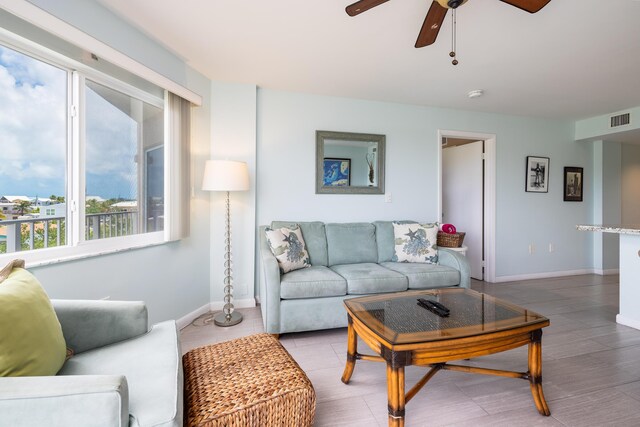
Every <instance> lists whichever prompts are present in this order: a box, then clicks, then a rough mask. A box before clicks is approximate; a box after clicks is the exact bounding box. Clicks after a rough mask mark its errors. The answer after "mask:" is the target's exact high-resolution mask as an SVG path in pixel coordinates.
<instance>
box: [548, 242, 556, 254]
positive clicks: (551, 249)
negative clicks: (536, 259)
mask: <svg viewBox="0 0 640 427" xmlns="http://www.w3.org/2000/svg"><path fill="white" fill-rule="evenodd" d="M555 251H556V245H554V244H553V243H549V253H551V252H555Z"/></svg>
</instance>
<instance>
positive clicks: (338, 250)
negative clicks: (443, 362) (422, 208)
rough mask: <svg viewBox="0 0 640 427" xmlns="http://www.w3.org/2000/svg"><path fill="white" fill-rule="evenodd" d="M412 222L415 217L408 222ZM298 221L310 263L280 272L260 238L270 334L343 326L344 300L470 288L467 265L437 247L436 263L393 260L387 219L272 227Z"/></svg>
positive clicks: (265, 316)
mask: <svg viewBox="0 0 640 427" xmlns="http://www.w3.org/2000/svg"><path fill="white" fill-rule="evenodd" d="M407 222H414V221H407ZM295 224H298V225H300V229H301V230H302V236H303V238H304V240H305V244H306V247H307V251H308V252H309V257H310V258H311V264H312V266H311V267H310V268H304V269H301V270H295V271H291V272H289V273H286V274H281V273H280V270H279V268H278V262H277V260H276V258H275V257H274V256H273V253H272V252H271V249H270V248H269V244H268V242H267V239H266V236H265V228H266V227H267V226H260V227H259V231H258V233H259V236H260V264H261V267H260V306H261V310H262V320H263V323H264V328H265V331H266V332H268V333H271V334H282V333H287V332H301V331H310V330H317V329H331V328H340V327H345V326H347V315H346V312H345V309H344V305H343V300H344V299H345V298H353V297H356V296H363V295H370V294H376V293H387V292H401V291H406V290H417V289H432V288H441V287H451V286H461V287H465V288H468V287H469V280H470V279H469V263H468V261H467V259H466V258H465V257H464V256H462V255H460V254H459V253H457V252H454V251H450V250H447V249H442V248H440V249H439V251H438V255H439V261H438V264H422V263H399V262H392V261H391V259H392V257H393V255H394V251H395V247H394V241H395V239H394V234H393V224H392V222H391V221H376V222H373V223H334V224H324V223H322V222H287V221H274V222H272V223H271V228H274V229H275V228H281V227H293V226H295Z"/></svg>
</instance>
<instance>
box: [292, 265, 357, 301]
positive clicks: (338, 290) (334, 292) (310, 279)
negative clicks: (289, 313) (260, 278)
mask: <svg viewBox="0 0 640 427" xmlns="http://www.w3.org/2000/svg"><path fill="white" fill-rule="evenodd" d="M346 294H347V281H346V280H345V279H344V278H343V277H342V276H340V275H339V274H336V273H334V272H333V271H331V270H330V269H329V268H328V267H325V266H323V265H314V266H311V268H305V269H303V270H296V271H292V272H290V273H287V274H283V275H282V276H281V277H280V298H282V299H296V298H317V297H333V296H339V295H346Z"/></svg>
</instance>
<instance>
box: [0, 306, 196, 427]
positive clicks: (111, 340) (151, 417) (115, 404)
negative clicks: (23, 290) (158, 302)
mask: <svg viewBox="0 0 640 427" xmlns="http://www.w3.org/2000/svg"><path fill="white" fill-rule="evenodd" d="M51 302H52V303H53V306H54V309H55V311H56V315H57V316H58V320H59V321H60V324H61V326H62V332H63V334H64V337H65V341H66V343H67V346H68V347H69V348H72V349H73V350H74V352H75V354H74V356H73V357H71V358H70V359H69V360H67V361H66V362H65V364H64V366H63V367H62V369H61V370H60V372H58V374H57V375H56V376H50V377H2V378H0V414H2V416H0V427H4V426H12V427H13V426H34V425H47V426H52V427H55V426H69V425H82V426H109V427H111V426H118V427H125V426H136V427H138V426H140V427H141V426H181V425H182V410H183V407H182V405H183V403H182V399H183V373H182V361H181V350H180V343H179V339H178V331H177V328H176V325H175V322H174V321H166V322H162V323H158V324H156V325H154V326H153V327H152V328H151V330H148V320H147V309H146V307H145V305H144V303H142V302H122V301H80V300H52V301H51Z"/></svg>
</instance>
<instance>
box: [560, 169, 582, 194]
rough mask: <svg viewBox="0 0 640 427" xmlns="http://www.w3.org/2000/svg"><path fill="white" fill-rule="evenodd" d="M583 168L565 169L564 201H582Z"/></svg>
mask: <svg viewBox="0 0 640 427" xmlns="http://www.w3.org/2000/svg"><path fill="white" fill-rule="evenodd" d="M582 177H583V174H582V168H578V167H574V166H565V168H564V201H565V202H581V201H582Z"/></svg>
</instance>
